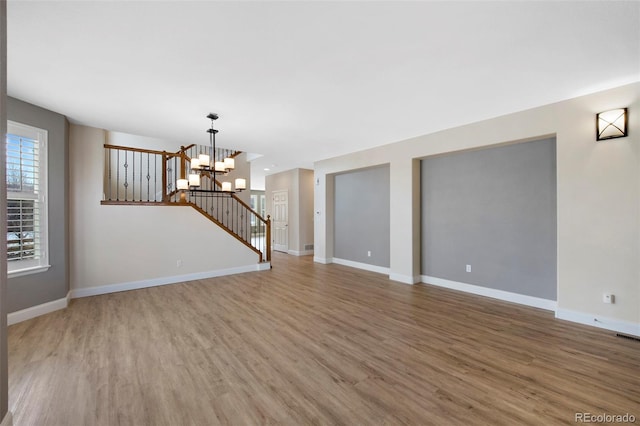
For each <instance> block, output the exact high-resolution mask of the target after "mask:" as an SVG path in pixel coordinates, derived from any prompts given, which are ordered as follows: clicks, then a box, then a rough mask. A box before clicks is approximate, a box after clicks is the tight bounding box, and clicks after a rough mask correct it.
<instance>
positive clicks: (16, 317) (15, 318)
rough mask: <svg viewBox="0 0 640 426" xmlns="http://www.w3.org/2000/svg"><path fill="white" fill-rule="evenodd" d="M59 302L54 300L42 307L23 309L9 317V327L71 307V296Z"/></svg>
mask: <svg viewBox="0 0 640 426" xmlns="http://www.w3.org/2000/svg"><path fill="white" fill-rule="evenodd" d="M70 294H71V292H69V293H67V296H66V297H63V298H62V299H58V300H52V301H51V302H46V303H43V304H41V305H36V306H32V307H30V308H26V309H22V310H20V311H15V312H11V313H10V314H8V315H7V325H13V324H17V323H19V322H22V321H26V320H30V319H32V318H35V317H39V316H41V315H45V314H48V313H51V312H55V311H58V310H60V309H64V308H66V307H67V306H69V295H70Z"/></svg>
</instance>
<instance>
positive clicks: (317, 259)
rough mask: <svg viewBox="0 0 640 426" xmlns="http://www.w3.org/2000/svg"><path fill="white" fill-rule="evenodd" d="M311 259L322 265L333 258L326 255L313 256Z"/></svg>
mask: <svg viewBox="0 0 640 426" xmlns="http://www.w3.org/2000/svg"><path fill="white" fill-rule="evenodd" d="M313 261H314V262H316V263H322V264H324V265H328V264H329V263H332V262H333V259H331V258H326V257H319V256H313Z"/></svg>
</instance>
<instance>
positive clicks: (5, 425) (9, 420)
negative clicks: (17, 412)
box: [0, 411, 13, 426]
mask: <svg viewBox="0 0 640 426" xmlns="http://www.w3.org/2000/svg"><path fill="white" fill-rule="evenodd" d="M0 426H13V413H12V412H11V411H7V414H5V416H4V419H2V423H0Z"/></svg>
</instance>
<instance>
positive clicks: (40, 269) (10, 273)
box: [7, 261, 51, 278]
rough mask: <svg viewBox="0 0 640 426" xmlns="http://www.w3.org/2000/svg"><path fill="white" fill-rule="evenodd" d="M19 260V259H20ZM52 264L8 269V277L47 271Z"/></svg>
mask: <svg viewBox="0 0 640 426" xmlns="http://www.w3.org/2000/svg"><path fill="white" fill-rule="evenodd" d="M18 262H19V261H18ZM49 268H51V265H41V266H32V267H31V268H23V269H16V270H15V271H7V278H16V277H22V276H23V275H31V274H38V273H40V272H47V271H48V270H49Z"/></svg>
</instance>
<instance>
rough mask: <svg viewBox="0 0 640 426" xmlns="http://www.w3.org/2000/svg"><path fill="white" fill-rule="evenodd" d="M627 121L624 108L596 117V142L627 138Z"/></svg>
mask: <svg viewBox="0 0 640 426" xmlns="http://www.w3.org/2000/svg"><path fill="white" fill-rule="evenodd" d="M627 120H628V114H627V109H626V108H618V109H612V110H610V111H604V112H601V113H600V114H598V115H596V140H598V141H602V140H606V139H613V138H623V137H625V136H627Z"/></svg>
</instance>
